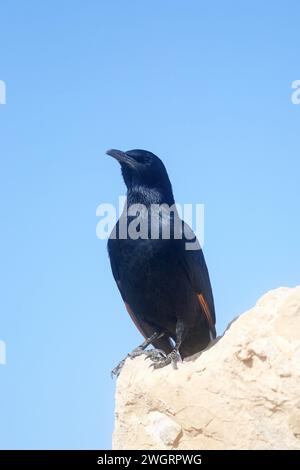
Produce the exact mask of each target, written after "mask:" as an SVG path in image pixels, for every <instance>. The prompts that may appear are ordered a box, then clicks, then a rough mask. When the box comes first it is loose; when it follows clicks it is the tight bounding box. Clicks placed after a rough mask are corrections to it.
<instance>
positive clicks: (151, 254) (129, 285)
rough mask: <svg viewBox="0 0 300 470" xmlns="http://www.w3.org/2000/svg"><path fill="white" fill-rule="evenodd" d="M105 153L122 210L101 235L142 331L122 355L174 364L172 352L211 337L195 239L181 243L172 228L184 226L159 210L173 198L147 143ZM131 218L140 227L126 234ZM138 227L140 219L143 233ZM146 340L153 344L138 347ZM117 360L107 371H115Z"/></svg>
mask: <svg viewBox="0 0 300 470" xmlns="http://www.w3.org/2000/svg"><path fill="white" fill-rule="evenodd" d="M106 153H107V154H108V155H110V156H111V157H113V158H115V159H116V160H117V161H118V162H119V163H120V165H121V170H122V175H123V178H124V181H125V184H126V186H127V201H126V205H125V208H124V212H123V214H122V216H121V217H120V219H119V220H118V222H117V224H116V226H115V228H114V230H113V231H112V233H111V235H110V238H109V240H108V253H109V257H110V262H111V268H112V272H113V276H114V278H115V281H116V283H117V285H118V288H119V291H120V293H121V296H122V298H123V301H124V303H125V306H126V309H127V311H128V313H129V314H130V316H131V318H132V320H133V321H134V323H135V325H136V327H137V328H138V329H139V331H140V332H141V334H142V335H143V336H144V338H145V341H144V342H143V344H141V345H140V346H139V347H138V348H135V349H134V350H133V351H132V353H130V354H129V355H128V356H130V357H135V356H136V355H139V354H141V353H143V352H145V353H146V354H148V356H149V357H150V358H151V359H152V360H153V366H154V368H159V367H163V366H165V365H167V364H169V363H171V362H172V363H173V365H174V366H175V367H176V362H177V360H178V359H180V358H182V359H183V358H185V357H188V356H191V355H192V354H195V353H197V352H198V351H201V350H203V349H204V348H206V347H207V345H208V344H209V343H210V341H211V340H212V339H213V338H215V337H216V330H215V321H216V319H215V309H214V301H213V294H212V289H211V284H210V279H209V274H208V270H207V267H206V263H205V260H204V256H203V253H202V250H201V247H200V245H199V243H198V245H197V249H193V250H191V249H186V242H187V237H186V232H184V233H183V236H182V237H180V238H179V237H176V236H175V235H174V234H175V230H176V224H177V228H178V226H179V227H181V228H184V227H186V225H185V223H184V222H182V221H181V220H180V219H179V217H178V215H177V213H176V210H175V211H174V212H172V211H168V210H167V209H166V207H168V206H172V205H173V204H174V203H175V201H174V197H173V191H172V186H171V183H170V180H169V177H168V174H167V171H166V168H165V166H164V164H163V163H162V161H161V160H160V159H159V158H158V157H157V156H156V155H154V154H153V153H151V152H148V151H146V150H130V151H127V152H122V151H120V150H114V149H111V150H108V151H107V152H106ZM135 204H138V206H133V205H135ZM153 205H154V206H153ZM161 205H163V206H161ZM132 207H133V208H135V209H136V208H137V209H138V210H137V211H136V213H135V214H134V215H132V214H131V215H130V210H131V209H130V208H132ZM151 207H152V208H153V209H151ZM151 210H152V212H151ZM151 213H152V219H150V215H149V214H151ZM153 214H154V215H153ZM137 217H138V220H139V223H137V222H136V223H135V227H136V228H138V227H139V229H140V235H139V234H138V236H136V235H135V236H132V234H131V235H130V233H129V234H128V232H130V230H129V227H130V224H131V223H132V222H133V221H134V219H135V220H137ZM153 221H154V222H153ZM150 222H152V224H154V226H155V224H156V229H158V230H159V232H158V233H159V235H158V236H157V232H156V236H152V237H151V235H152V231H151V230H152V228H151V227H150ZM168 224H169V225H170V227H171V228H170V236H169V237H167V238H165V237H163V236H162V233H163V229H164V228H165V226H167V225H168ZM121 226H122V227H123V228H122V227H121ZM142 226H144V228H145V226H146V233H145V230H144V231H143V230H142ZM124 227H125V232H124ZM188 229H189V228H188ZM122 230H123V233H122ZM189 231H190V233H192V236H193V237H194V242H196V243H197V239H196V237H195V235H194V233H193V232H192V231H191V229H189ZM182 232H183V230H182ZM124 233H125V236H124ZM135 233H136V232H135ZM188 239H189V240H190V236H189V238H188ZM150 344H152V345H153V346H154V348H155V349H154V350H151V351H150V352H149V351H147V352H146V351H144V350H145V349H146V348H147V346H149V345H150ZM124 361H125V359H124V360H123V361H121V363H120V364H119V365H118V366H117V367H116V368H115V369H114V370H113V371H112V373H113V374H116V375H118V373H119V371H120V368H121V366H122V365H123V363H124Z"/></svg>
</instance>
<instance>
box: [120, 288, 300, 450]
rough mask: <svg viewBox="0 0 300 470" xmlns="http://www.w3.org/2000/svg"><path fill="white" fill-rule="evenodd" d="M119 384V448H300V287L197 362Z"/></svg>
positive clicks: (139, 361)
mask: <svg viewBox="0 0 300 470" xmlns="http://www.w3.org/2000/svg"><path fill="white" fill-rule="evenodd" d="M148 365H149V362H148V361H145V360H144V357H143V356H142V357H137V358H135V359H133V360H131V359H128V360H127V361H126V364H125V366H124V368H123V370H122V372H121V374H120V377H119V378H118V381H117V390H116V418H115V430H114V434H113V448H114V449H300V286H299V287H296V288H293V289H290V288H283V287H282V288H279V289H276V290H273V291H270V292H268V293H267V294H266V295H264V296H263V297H262V298H261V299H260V300H259V301H258V302H257V304H256V305H255V307H254V308H252V309H251V310H249V311H247V312H246V313H244V314H242V315H241V316H239V317H238V318H237V319H236V320H234V321H233V322H232V323H231V324H230V326H229V327H228V329H227V330H226V332H225V334H224V335H223V336H222V337H221V338H218V340H217V342H216V343H215V344H214V345H213V346H212V347H211V348H210V349H207V350H206V351H204V352H203V353H202V354H201V355H198V357H194V358H192V359H190V360H187V361H184V362H183V363H181V364H179V366H178V370H173V368H172V367H171V366H167V367H165V368H164V369H159V370H153V369H151V368H149V366H148Z"/></svg>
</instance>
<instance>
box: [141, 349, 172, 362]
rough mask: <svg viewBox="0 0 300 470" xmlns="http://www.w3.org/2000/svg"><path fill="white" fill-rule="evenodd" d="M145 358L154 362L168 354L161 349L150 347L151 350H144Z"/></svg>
mask: <svg viewBox="0 0 300 470" xmlns="http://www.w3.org/2000/svg"><path fill="white" fill-rule="evenodd" d="M144 353H145V356H146V357H145V360H146V359H151V361H153V362H158V361H160V360H161V359H163V358H165V357H167V356H166V354H165V353H164V352H163V351H162V350H161V349H150V350H149V351H144Z"/></svg>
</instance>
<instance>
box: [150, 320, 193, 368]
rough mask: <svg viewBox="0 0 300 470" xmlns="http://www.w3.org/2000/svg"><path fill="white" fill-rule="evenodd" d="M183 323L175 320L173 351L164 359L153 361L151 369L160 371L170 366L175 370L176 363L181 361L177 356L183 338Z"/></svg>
mask: <svg viewBox="0 0 300 470" xmlns="http://www.w3.org/2000/svg"><path fill="white" fill-rule="evenodd" d="M184 331H185V330H184V323H183V321H182V320H181V319H180V320H177V323H176V343H175V346H174V349H173V350H172V351H171V352H170V353H169V354H168V355H167V356H165V357H162V358H159V359H157V360H154V361H153V363H152V364H151V366H152V367H153V369H161V368H162V367H165V366H167V365H168V364H172V366H173V368H174V369H177V362H179V361H181V357H180V354H179V348H180V345H181V343H182V340H183V336H184Z"/></svg>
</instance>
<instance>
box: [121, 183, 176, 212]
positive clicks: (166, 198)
mask: <svg viewBox="0 0 300 470" xmlns="http://www.w3.org/2000/svg"><path fill="white" fill-rule="evenodd" d="M174 203H175V201H174V196H173V192H172V187H171V186H170V188H149V187H147V186H142V185H136V186H133V187H131V188H130V189H128V191H127V204H128V205H132V204H144V205H145V206H147V207H148V206H150V205H151V204H168V205H169V206H171V205H173V204H174Z"/></svg>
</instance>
